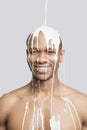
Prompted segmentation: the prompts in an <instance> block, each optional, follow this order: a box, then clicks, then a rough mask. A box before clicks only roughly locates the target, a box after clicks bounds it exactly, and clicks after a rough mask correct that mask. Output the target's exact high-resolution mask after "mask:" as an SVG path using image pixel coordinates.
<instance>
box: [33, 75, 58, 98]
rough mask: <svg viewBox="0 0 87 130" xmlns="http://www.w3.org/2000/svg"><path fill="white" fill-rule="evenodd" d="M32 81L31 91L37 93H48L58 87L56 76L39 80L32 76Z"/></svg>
mask: <svg viewBox="0 0 87 130" xmlns="http://www.w3.org/2000/svg"><path fill="white" fill-rule="evenodd" d="M31 83H32V92H33V93H34V94H35V95H37V94H40V93H44V94H49V93H51V91H52V89H53V91H54V90H55V89H56V87H58V85H59V80H58V78H57V76H54V77H52V78H50V79H48V80H45V81H41V80H37V79H35V78H33V81H32V82H31Z"/></svg>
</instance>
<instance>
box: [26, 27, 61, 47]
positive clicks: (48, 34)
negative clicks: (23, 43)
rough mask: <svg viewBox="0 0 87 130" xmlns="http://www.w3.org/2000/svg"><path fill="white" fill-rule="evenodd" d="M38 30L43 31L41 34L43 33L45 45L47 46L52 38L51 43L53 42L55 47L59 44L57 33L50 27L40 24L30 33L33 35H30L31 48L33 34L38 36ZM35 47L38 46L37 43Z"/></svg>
mask: <svg viewBox="0 0 87 130" xmlns="http://www.w3.org/2000/svg"><path fill="white" fill-rule="evenodd" d="M40 31H41V32H43V34H44V37H45V40H46V44H47V47H48V42H49V40H50V39H51V40H52V43H54V45H55V48H58V47H59V44H60V38H59V37H60V35H59V33H58V32H57V31H56V30H54V29H53V28H51V27H48V26H46V25H42V26H40V27H38V28H37V29H35V30H34V31H33V32H32V34H31V35H33V36H32V48H33V40H34V38H35V36H36V37H37V38H38V34H39V32H40ZM28 43H29V42H28ZM37 44H38V43H37ZM37 48H38V45H37Z"/></svg>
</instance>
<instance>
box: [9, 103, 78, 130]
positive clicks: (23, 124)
mask: <svg viewBox="0 0 87 130" xmlns="http://www.w3.org/2000/svg"><path fill="white" fill-rule="evenodd" d="M7 127H8V129H9V130H80V122H79V119H78V115H77V113H76V110H74V108H73V107H72V106H71V105H70V104H69V103H67V102H65V101H64V100H54V101H53V103H52V104H51V102H50V101H45V102H43V101H42V103H40V104H39V103H37V102H36V100H34V101H33V102H31V101H30V102H25V103H19V104H17V105H16V106H15V107H14V108H13V110H12V112H11V114H10V116H9V119H8V124H7Z"/></svg>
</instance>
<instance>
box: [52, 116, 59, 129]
mask: <svg viewBox="0 0 87 130" xmlns="http://www.w3.org/2000/svg"><path fill="white" fill-rule="evenodd" d="M50 128H51V130H61V129H60V117H59V116H58V119H55V116H52V117H51V119H50Z"/></svg>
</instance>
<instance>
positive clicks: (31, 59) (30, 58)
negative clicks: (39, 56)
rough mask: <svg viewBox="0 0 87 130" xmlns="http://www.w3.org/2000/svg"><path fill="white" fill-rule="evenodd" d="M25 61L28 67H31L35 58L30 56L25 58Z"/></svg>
mask: <svg viewBox="0 0 87 130" xmlns="http://www.w3.org/2000/svg"><path fill="white" fill-rule="evenodd" d="M27 61H28V63H29V64H30V65H32V64H33V63H34V62H35V57H34V56H32V55H28V56H27Z"/></svg>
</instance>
